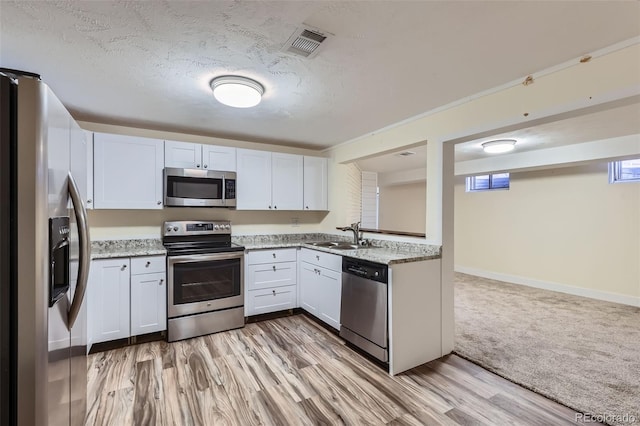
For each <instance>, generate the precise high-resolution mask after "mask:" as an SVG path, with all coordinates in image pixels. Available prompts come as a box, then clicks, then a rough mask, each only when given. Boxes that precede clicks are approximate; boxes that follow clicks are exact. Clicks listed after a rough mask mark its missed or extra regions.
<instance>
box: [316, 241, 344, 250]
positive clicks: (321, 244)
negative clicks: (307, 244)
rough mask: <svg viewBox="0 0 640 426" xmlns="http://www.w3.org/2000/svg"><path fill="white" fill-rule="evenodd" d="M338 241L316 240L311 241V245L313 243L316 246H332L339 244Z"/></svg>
mask: <svg viewBox="0 0 640 426" xmlns="http://www.w3.org/2000/svg"><path fill="white" fill-rule="evenodd" d="M339 244H340V243H337V242H334V241H318V242H317V243H311V245H314V246H316V247H331V248H332V247H334V246H337V245H339Z"/></svg>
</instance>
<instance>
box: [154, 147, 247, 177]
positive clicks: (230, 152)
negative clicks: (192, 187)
mask: <svg viewBox="0 0 640 426" xmlns="http://www.w3.org/2000/svg"><path fill="white" fill-rule="evenodd" d="M164 165H165V167H177V168H180V169H201V168H202V169H208V170H219V171H225V172H235V171H236V149H235V148H233V147H229V146H217V145H206V144H199V143H190V142H178V141H165V142H164Z"/></svg>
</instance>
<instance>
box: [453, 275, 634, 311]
mask: <svg viewBox="0 0 640 426" xmlns="http://www.w3.org/2000/svg"><path fill="white" fill-rule="evenodd" d="M455 271H456V272H462V273H463V274H469V275H475V276H478V277H482V278H489V279H491V280H498V281H505V282H508V283H511V284H520V285H526V286H528V287H535V288H541V289H543V290H551V291H557V292H560V293H567V294H573V295H574V296H582V297H588V298H590V299H597V300H604V301H606V302H613V303H621V304H623V305H630V306H637V307H640V297H635V296H626V295H624V294H618V293H610V292H607V291H601V290H592V289H589V288H582V287H575V286H571V285H567V284H560V283H554V282H550V281H542V280H537V279H534V278H527V277H521V276H518V275H510V274H503V273H500V272H492V271H485V270H482V269H476V268H468V267H466V266H460V265H456V266H455Z"/></svg>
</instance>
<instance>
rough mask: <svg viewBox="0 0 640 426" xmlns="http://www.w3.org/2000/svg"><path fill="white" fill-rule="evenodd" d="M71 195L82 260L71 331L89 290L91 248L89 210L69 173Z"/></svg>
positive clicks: (72, 307)
mask: <svg viewBox="0 0 640 426" xmlns="http://www.w3.org/2000/svg"><path fill="white" fill-rule="evenodd" d="M68 182H69V183H68V186H69V195H71V201H72V203H73V210H74V212H75V216H76V223H77V225H78V240H79V245H80V259H79V262H78V263H79V267H78V280H77V283H76V291H75V293H74V295H73V301H72V302H71V307H70V308H69V329H71V328H72V327H73V324H74V323H75V322H76V319H77V318H78V314H79V313H80V308H81V307H82V302H83V301H84V294H85V292H86V289H87V280H88V279H89V262H90V255H91V246H90V241H89V224H88V222H87V210H86V209H85V207H84V203H83V201H82V197H81V196H80V191H79V190H78V185H77V184H76V181H75V179H73V176H72V175H71V172H69V179H68Z"/></svg>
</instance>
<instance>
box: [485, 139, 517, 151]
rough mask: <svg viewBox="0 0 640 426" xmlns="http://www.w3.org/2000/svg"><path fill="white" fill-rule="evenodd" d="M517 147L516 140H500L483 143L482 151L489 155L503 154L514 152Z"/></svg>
mask: <svg viewBox="0 0 640 426" xmlns="http://www.w3.org/2000/svg"><path fill="white" fill-rule="evenodd" d="M515 146H516V140H515V139H500V140H495V141H489V142H485V143H483V144H482V149H484V152H486V153H488V154H501V153H503V152H509V151H513V148H515Z"/></svg>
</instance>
